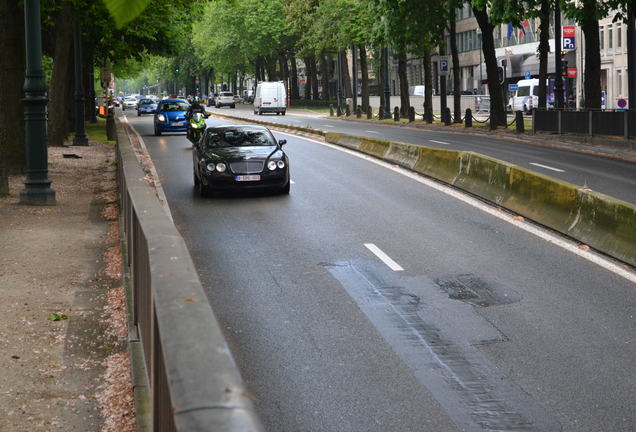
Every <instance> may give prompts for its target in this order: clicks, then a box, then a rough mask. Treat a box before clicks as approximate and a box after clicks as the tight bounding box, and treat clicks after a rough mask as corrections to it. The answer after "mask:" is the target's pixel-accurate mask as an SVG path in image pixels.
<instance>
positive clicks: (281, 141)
mask: <svg viewBox="0 0 636 432" xmlns="http://www.w3.org/2000/svg"><path fill="white" fill-rule="evenodd" d="M283 144H287V140H285V139H282V140H278V145H279V146H281V147H282V146H283Z"/></svg>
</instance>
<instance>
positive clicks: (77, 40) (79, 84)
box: [73, 9, 88, 146]
mask: <svg viewBox="0 0 636 432" xmlns="http://www.w3.org/2000/svg"><path fill="white" fill-rule="evenodd" d="M74 21H75V22H74V23H73V46H74V54H75V59H74V60H75V138H73V145H76V146H87V145H88V138H87V137H86V129H85V128H84V84H83V81H84V77H83V75H82V33H81V29H80V14H79V10H77V9H76V10H75V19H74Z"/></svg>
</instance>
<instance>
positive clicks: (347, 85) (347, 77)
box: [340, 50, 353, 99]
mask: <svg viewBox="0 0 636 432" xmlns="http://www.w3.org/2000/svg"><path fill="white" fill-rule="evenodd" d="M340 58H341V59H342V65H341V68H340V70H341V71H342V89H343V91H344V97H345V99H346V98H352V97H353V90H352V89H351V74H350V73H349V60H348V59H347V50H344V51H342V55H341V56H340Z"/></svg>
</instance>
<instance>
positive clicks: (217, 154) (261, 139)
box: [192, 125, 290, 197]
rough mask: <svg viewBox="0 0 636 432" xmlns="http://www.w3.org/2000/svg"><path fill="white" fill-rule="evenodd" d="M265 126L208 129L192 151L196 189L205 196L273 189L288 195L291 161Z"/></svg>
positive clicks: (281, 143) (281, 142)
mask: <svg viewBox="0 0 636 432" xmlns="http://www.w3.org/2000/svg"><path fill="white" fill-rule="evenodd" d="M286 142H287V141H286V140H280V141H276V139H275V138H274V136H273V135H272V133H271V132H270V130H269V129H267V128H266V127H264V126H251V125H237V126H220V127H215V128H209V129H208V130H206V132H205V135H204V136H203V138H202V139H201V140H200V141H199V142H198V143H197V144H195V145H194V148H193V150H192V158H193V170H194V173H193V174H194V186H195V187H196V188H197V190H198V192H199V194H200V195H201V196H203V197H205V196H208V195H209V194H210V193H211V192H215V191H228V190H255V189H257V190H258V189H269V190H276V191H278V192H281V193H284V194H288V193H289V188H290V179H289V160H288V158H287V155H286V154H285V152H284V151H283V149H282V146H283V145H284V144H285V143H286Z"/></svg>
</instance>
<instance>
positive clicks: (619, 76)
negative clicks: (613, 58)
mask: <svg viewBox="0 0 636 432" xmlns="http://www.w3.org/2000/svg"><path fill="white" fill-rule="evenodd" d="M621 96H623V73H622V71H620V70H617V71H616V97H617V98H619V97H621Z"/></svg>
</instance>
